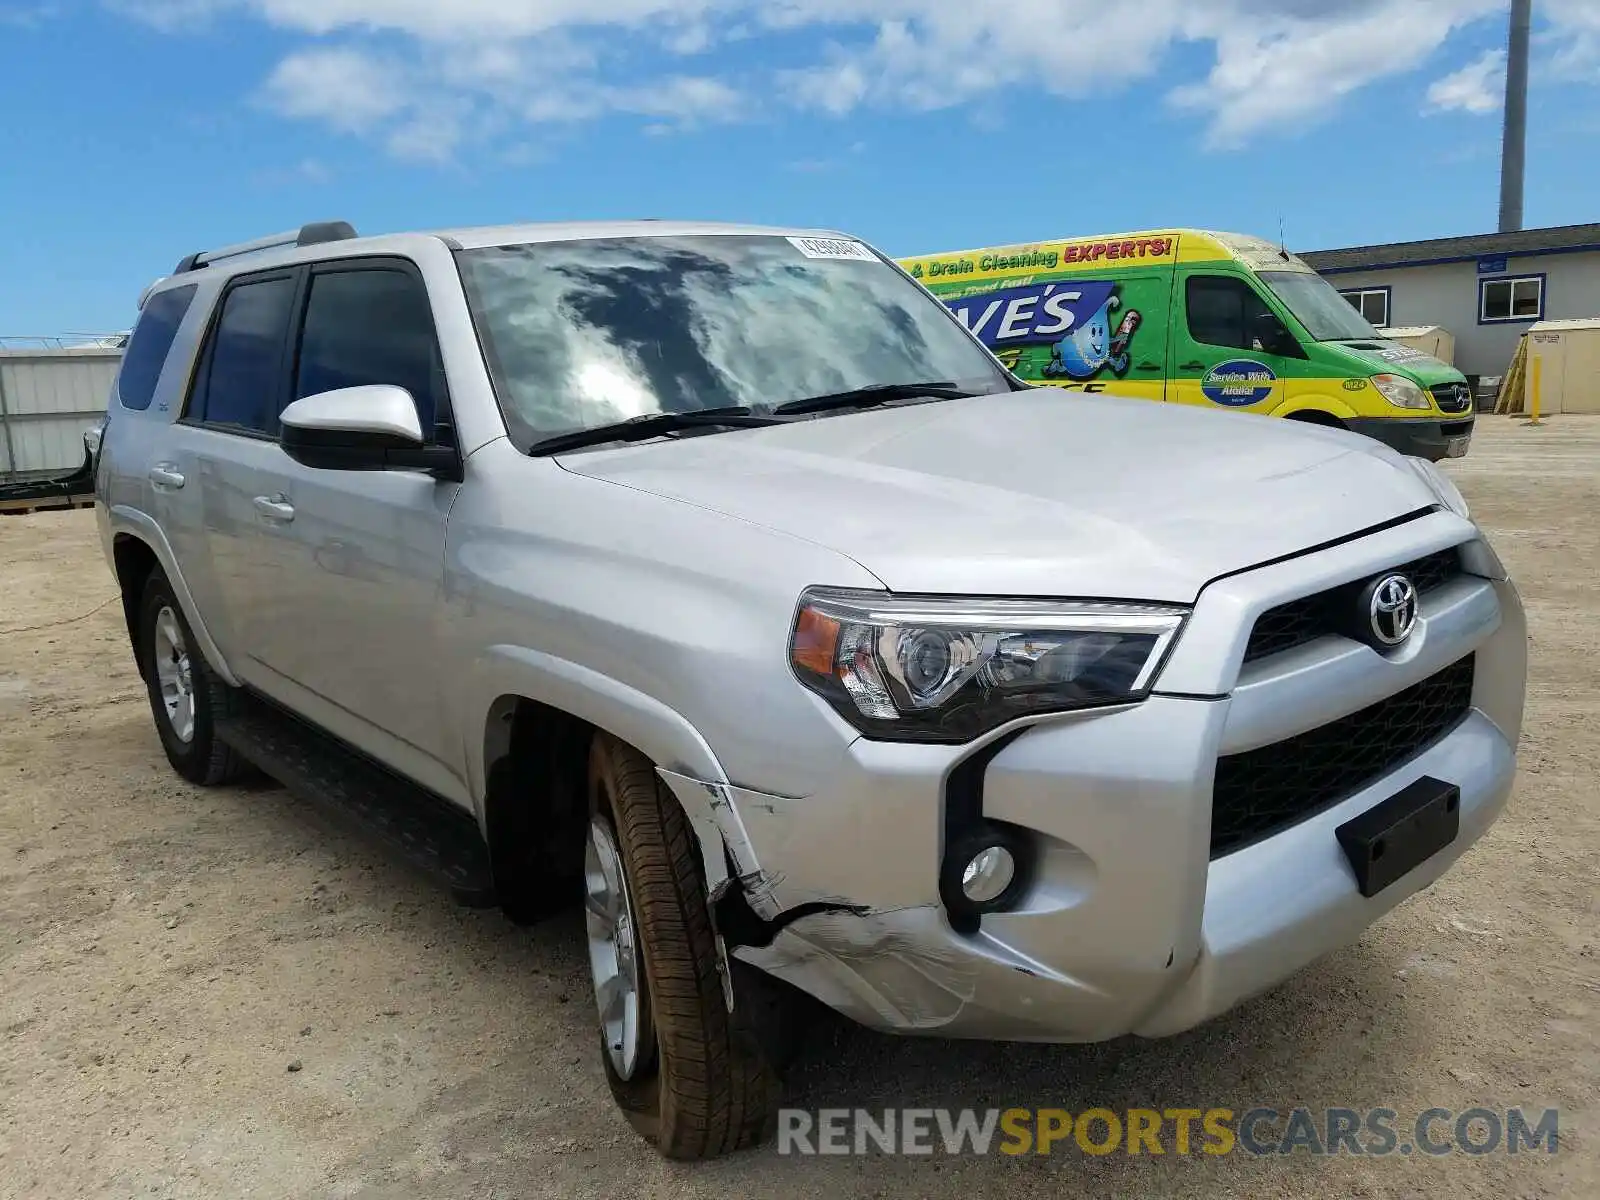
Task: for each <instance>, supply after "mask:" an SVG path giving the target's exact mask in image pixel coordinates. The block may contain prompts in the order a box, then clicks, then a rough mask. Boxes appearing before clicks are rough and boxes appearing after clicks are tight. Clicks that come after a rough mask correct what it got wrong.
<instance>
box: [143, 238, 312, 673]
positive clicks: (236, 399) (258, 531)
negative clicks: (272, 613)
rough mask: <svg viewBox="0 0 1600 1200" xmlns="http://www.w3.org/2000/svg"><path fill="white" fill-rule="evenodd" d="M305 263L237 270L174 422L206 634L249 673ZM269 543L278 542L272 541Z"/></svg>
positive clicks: (270, 548) (267, 575)
mask: <svg viewBox="0 0 1600 1200" xmlns="http://www.w3.org/2000/svg"><path fill="white" fill-rule="evenodd" d="M302 275H303V272H302V271H300V270H298V269H288V270H275V271H263V272H259V273H256V274H252V275H241V276H238V277H236V278H235V279H233V280H231V281H230V282H229V283H228V285H227V287H226V288H225V289H224V290H223V293H222V296H221V298H220V299H219V301H218V304H217V307H216V315H215V317H214V318H213V320H212V323H211V327H210V329H209V331H208V333H207V336H206V341H205V344H204V346H203V347H202V348H201V352H200V360H199V363H198V365H197V367H196V370H195V376H194V383H193V386H192V388H191V391H190V395H189V400H188V404H187V405H186V407H185V410H184V414H183V418H182V420H181V421H180V422H179V423H178V424H177V425H176V426H175V427H174V429H173V434H174V436H173V448H174V451H175V453H176V454H177V456H178V458H179V459H180V463H181V467H180V474H182V475H183V477H184V479H185V483H184V485H183V486H184V490H185V491H186V492H190V491H191V489H192V492H191V494H197V499H198V513H197V517H196V520H197V522H198V540H199V542H200V544H201V545H203V547H204V552H205V555H206V558H207V560H208V563H207V565H208V568H209V570H210V575H211V579H210V587H211V597H210V611H209V612H208V613H207V615H206V620H207V624H208V625H209V626H210V627H211V630H212V635H213V637H215V638H216V640H217V642H218V644H219V645H221V646H222V649H223V653H224V655H226V656H227V658H228V661H229V665H230V666H231V667H232V668H233V670H234V672H235V673H236V674H237V675H238V676H239V677H240V678H241V679H243V680H244V681H246V682H247V683H252V684H255V685H257V686H258V687H259V686H262V685H263V683H264V682H266V681H265V680H264V678H263V671H262V669H261V660H260V655H261V643H260V634H261V630H260V628H259V627H258V626H257V625H256V624H255V623H254V622H253V619H252V618H253V613H254V610H255V608H256V598H257V597H258V596H259V595H260V593H261V590H262V589H263V587H264V586H265V585H266V583H267V581H268V580H270V579H271V578H272V576H273V573H274V571H275V570H276V569H277V568H276V564H275V562H274V559H275V557H276V556H277V553H278V552H281V548H282V547H281V538H282V536H283V534H284V530H283V528H282V525H283V523H282V522H281V521H279V520H277V519H276V517H275V516H274V514H273V512H272V511H271V509H270V508H269V507H267V506H264V505H263V504H262V503H261V502H260V500H259V499H258V498H259V497H264V496H270V495H272V494H273V493H274V491H275V490H276V488H275V480H276V479H277V478H278V475H279V474H280V472H281V467H282V464H283V463H284V462H286V461H288V460H287V458H286V456H285V455H284V453H283V451H282V450H281V449H279V448H278V444H277V437H276V428H277V415H278V411H279V409H280V408H281V407H282V402H283V394H284V387H285V378H284V372H283V368H284V358H285V354H286V352H287V343H288V333H289V317H290V314H291V312H293V310H294V303H295V297H296V296H297V294H298V291H299V287H300V280H301V277H302ZM275 543H278V544H277V545H276V546H275Z"/></svg>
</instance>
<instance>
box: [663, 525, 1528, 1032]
mask: <svg viewBox="0 0 1600 1200" xmlns="http://www.w3.org/2000/svg"><path fill="white" fill-rule="evenodd" d="M1464 530H1465V531H1467V532H1466V533H1463V531H1464ZM1470 531H1471V526H1470V525H1468V524H1467V523H1466V522H1464V521H1461V520H1460V519H1459V518H1454V517H1449V516H1447V515H1445V514H1438V515H1437V516H1434V517H1428V518H1424V519H1423V520H1420V521H1415V522H1410V523H1408V524H1407V525H1406V526H1402V527H1399V528H1398V529H1395V530H1389V531H1385V532H1384V533H1380V534H1377V535H1374V536H1372V537H1370V538H1365V539H1361V540H1360V541H1359V542H1356V543H1351V544H1349V545H1348V546H1344V547H1338V548H1336V549H1335V550H1332V551H1327V552H1324V553H1322V554H1319V555H1316V556H1311V557H1308V558H1306V559H1300V560H1293V561H1291V562H1288V563H1283V564H1278V565H1276V566H1274V567H1271V568H1266V569H1263V570H1261V571H1256V572H1250V573H1248V574H1245V575H1241V576H1237V577H1234V578H1231V579H1229V580H1225V581H1222V582H1221V583H1219V584H1216V585H1214V586H1213V587H1212V588H1210V589H1208V590H1207V593H1206V594H1205V595H1203V596H1202V597H1201V601H1200V603H1199V604H1198V605H1197V607H1196V610H1195V614H1194V616H1193V617H1192V618H1191V621H1190V624H1189V627H1188V629H1187V630H1186V632H1185V635H1184V637H1183V639H1182V640H1181V641H1180V644H1179V648H1178V650H1177V651H1175V653H1174V655H1173V657H1172V659H1171V660H1169V662H1168V664H1167V666H1166V668H1165V670H1164V671H1163V675H1162V679H1161V681H1160V682H1159V683H1158V689H1160V690H1163V691H1168V692H1174V693H1182V694H1181V695H1180V694H1158V695H1156V696H1153V697H1152V698H1151V699H1149V700H1148V701H1146V702H1145V703H1143V704H1140V705H1137V706H1132V707H1128V708H1123V709H1117V710H1108V711H1101V712H1094V713H1086V714H1079V715H1075V716H1069V717H1064V718H1057V719H1054V720H1050V721H1046V722H1042V723H1040V724H1038V725H1036V726H1034V727H1032V728H1030V729H1028V730H1026V731H1024V732H1023V733H1022V734H1021V735H1020V736H1017V737H1015V738H1014V739H1012V740H1009V741H1007V742H1006V743H1005V744H1004V745H1003V747H1001V748H999V750H998V752H997V753H994V755H993V757H992V759H990V761H989V762H988V763H987V766H986V767H985V769H984V772H983V810H984V812H985V814H986V815H987V816H989V817H993V818H996V819H999V820H1003V821H1006V822H1009V823H1011V824H1013V825H1016V826H1020V827H1022V828H1023V829H1026V830H1028V831H1029V832H1030V834H1031V836H1032V837H1033V839H1034V841H1035V844H1036V846H1037V848H1038V852H1039V854H1038V860H1037V863H1036V870H1035V871H1034V873H1033V877H1032V882H1031V884H1030V886H1029V888H1028V890H1027V892H1026V893H1025V894H1024V896H1023V897H1022V899H1021V901H1020V902H1019V904H1018V905H1017V906H1016V907H1015V909H1014V910H1012V911H1008V912H1005V913H1000V914H990V915H987V916H985V917H984V918H983V920H982V925H981V928H980V929H979V931H978V932H977V933H975V934H972V935H965V934H962V933H959V932H957V931H955V930H954V929H952V928H951V925H950V923H949V922H948V921H947V919H946V914H945V912H944V909H943V908H942V906H941V902H940V899H939V891H938V872H939V866H940V857H941V853H942V849H943V844H942V843H943V828H944V826H943V799H942V798H943V794H944V788H945V784H946V781H947V780H948V778H949V776H950V773H951V771H953V770H954V769H955V768H956V767H957V766H958V764H959V763H960V762H961V761H962V760H964V759H966V758H967V757H969V756H970V755H972V754H973V753H974V749H975V748H974V747H970V746H969V747H936V746H914V745H897V744H886V743H875V742H869V741H866V740H860V741H857V742H856V743H854V745H853V746H852V747H851V752H850V755H849V756H848V760H847V763H848V765H847V767H846V768H845V769H844V770H843V771H842V772H841V773H840V774H839V775H838V776H836V777H835V779H834V780H833V783H832V785H831V786H830V787H828V788H826V789H823V790H819V791H818V792H816V793H814V794H812V795H808V796H805V797H800V798H790V797H779V796H771V795H765V794H762V793H759V792H756V791H753V790H749V789H740V788H726V787H724V788H717V787H708V786H707V785H705V784H702V783H699V782H697V781H693V780H688V779H684V778H681V777H674V776H671V775H668V776H667V781H668V782H669V784H671V785H672V786H673V788H674V790H675V791H676V792H677V794H678V795H679V796H680V798H682V799H683V800H684V803H685V807H686V809H688V810H689V812H690V815H691V818H693V819H694V820H695V824H696V828H697V830H698V831H699V832H700V834H701V837H702V840H703V842H705V843H706V848H707V850H708V853H707V862H708V864H712V863H713V859H717V860H722V855H723V851H724V848H725V849H726V854H727V860H731V862H732V863H733V869H734V873H735V876H736V877H735V878H729V879H727V880H726V882H725V884H724V885H723V886H725V887H734V886H737V887H741V888H743V889H744V891H745V895H746V899H747V900H748V902H749V904H750V907H751V908H752V909H753V910H754V911H755V913H756V914H757V915H758V916H760V917H762V918H764V919H766V920H767V921H769V922H771V923H772V925H771V927H776V930H777V931H776V933H775V935H773V936H772V937H771V939H770V942H769V943H768V944H765V945H752V944H742V945H734V946H733V947H732V948H731V953H732V954H733V955H735V956H736V957H738V958H740V959H743V960H745V961H748V962H750V963H752V964H754V965H756V966H758V967H760V968H762V969H764V970H767V971H769V972H771V973H772V974H774V975H776V976H778V977H780V978H783V979H785V980H788V981H789V982H791V983H793V984H795V985H797V986H798V987H800V988H801V989H803V990H805V991H807V992H809V993H811V994H812V995H814V996H816V997H818V998H819V999H821V1000H822V1001H824V1002H826V1003H827V1004H829V1005H831V1006H832V1007H834V1008H835V1009H837V1010H838V1011H840V1012H842V1013H844V1014H846V1015H847V1016H850V1017H852V1018H854V1019H856V1020H857V1021H860V1022H861V1023H862V1024H865V1025H868V1026H871V1027H874V1028H877V1029H881V1030H885V1031H890V1032H896V1033H905V1034H927V1035H938V1036H946V1037H970V1038H987V1039H999V1040H1019V1041H1063V1042H1066V1041H1099V1040H1104V1039H1107V1038H1112V1037H1116V1036H1120V1035H1123V1034H1127V1033H1134V1034H1140V1035H1147V1036H1163V1035H1167V1034H1172V1033H1177V1032H1180V1031H1182V1030H1184V1029H1187V1028H1190V1027H1192V1026H1194V1025H1196V1024H1198V1023H1200V1022H1202V1021H1205V1020H1207V1019H1209V1018H1210V1017H1213V1016H1215V1015H1217V1014H1219V1013H1221V1012H1224V1011H1226V1010H1227V1009H1229V1008H1231V1007H1233V1006H1234V1005H1235V1004H1237V1003H1239V1002H1240V1001H1242V1000H1244V999H1247V998H1248V997H1250V996H1252V995H1255V994H1257V993H1260V992H1262V991H1265V990H1267V989H1270V988H1271V987H1273V986H1275V985H1277V984H1278V983H1280V982H1281V981H1283V980H1284V979H1285V978H1287V977H1288V976H1289V975H1291V974H1293V973H1294V972H1296V971H1298V970H1299V969H1301V968H1302V967H1304V966H1306V965H1307V964H1308V963H1310V962H1312V961H1314V960H1315V959H1317V958H1319V957H1321V956H1323V955H1324V954H1327V953H1329V952H1331V951H1333V950H1335V949H1337V948H1339V947H1341V946H1344V945H1347V944H1349V943H1350V942H1351V941H1353V940H1355V939H1356V938H1357V937H1358V936H1359V935H1360V934H1361V932H1362V931H1363V930H1364V929H1365V928H1366V927H1367V926H1369V925H1370V924H1371V923H1372V922H1373V921H1374V920H1376V919H1377V918H1378V917H1380V916H1382V915H1383V914H1384V913H1386V912H1388V911H1389V910H1390V909H1392V908H1393V907H1394V906H1395V905H1397V904H1399V903H1400V902H1402V901H1403V900H1404V899H1406V897H1408V896H1410V895H1412V894H1414V893H1415V892H1416V891H1418V890H1419V889H1421V888H1423V887H1425V886H1427V885H1428V884H1430V883H1432V882H1433V881H1434V880H1435V879H1437V878H1438V877H1439V876H1440V875H1441V874H1443V873H1444V872H1445V871H1446V870H1447V869H1448V868H1449V866H1450V865H1451V863H1453V862H1454V861H1455V860H1456V859H1457V858H1458V857H1459V856H1460V855H1461V854H1463V853H1464V852H1465V851H1466V850H1467V849H1468V847H1470V846H1471V845H1472V844H1473V843H1474V842H1476V841H1477V840H1478V839H1479V837H1481V836H1482V834H1483V833H1484V831H1485V830H1487V829H1488V827H1489V826H1490V825H1491V824H1492V823H1493V821H1494V820H1495V818H1496V817H1497V816H1498V815H1499V813H1500V812H1501V810H1502V809H1503V807H1504V805H1505V803H1506V799H1507V797H1508V795H1509V793H1510V790H1511V786H1512V782H1513V777H1514V773H1515V753H1514V747H1515V745H1516V739H1517V736H1518V733H1519V730H1520V725H1521V720H1522V704H1523V688H1524V681H1525V675H1526V631H1525V626H1524V624H1523V617H1522V610H1521V606H1520V602H1519V600H1518V598H1517V595H1516V591H1515V588H1514V587H1513V586H1512V585H1511V584H1510V583H1509V582H1506V581H1504V580H1503V579H1489V578H1482V577H1468V578H1465V579H1462V580H1458V581H1456V582H1455V583H1452V584H1450V585H1448V586H1447V587H1445V588H1442V589H1440V590H1439V591H1438V592H1436V593H1432V594H1430V595H1428V596H1426V597H1425V598H1424V603H1423V606H1422V618H1421V622H1420V624H1419V628H1418V630H1417V632H1416V633H1415V634H1413V636H1412V638H1411V640H1410V642H1409V643H1408V644H1407V645H1406V646H1405V647H1404V648H1403V649H1402V650H1401V651H1400V652H1398V653H1394V654H1391V655H1390V656H1379V655H1377V654H1376V653H1375V652H1373V651H1371V650H1368V649H1367V648H1365V647H1363V646H1360V645H1358V644H1356V643H1351V642H1345V641H1343V640H1342V639H1333V638H1325V639H1323V640H1322V641H1321V642H1316V643H1312V644H1311V645H1308V646H1305V647H1302V648H1301V649H1300V650H1297V651H1291V652H1288V653H1286V654H1282V655H1277V656H1274V657H1272V658H1268V659H1264V660H1258V662H1257V663H1253V664H1251V665H1250V666H1249V667H1247V668H1245V669H1243V670H1242V671H1241V667H1240V663H1241V659H1242V656H1243V648H1244V641H1245V639H1246V638H1247V636H1248V632H1249V629H1250V627H1251V625H1252V624H1253V622H1254V619H1255V617H1256V615H1258V614H1259V613H1260V612H1262V611H1265V609H1267V608H1270V607H1272V606H1273V605H1275V604H1278V603H1281V602H1282V601H1283V600H1284V599H1287V598H1293V597H1296V596H1303V595H1308V594H1311V593H1312V592H1315V591H1319V590H1321V589H1322V588H1323V587H1325V586H1331V585H1333V584H1336V583H1342V582H1346V581H1347V580H1348V579H1352V578H1360V577H1364V576H1365V575H1367V574H1370V573H1372V572H1376V571H1381V570H1383V569H1386V568H1389V567H1392V566H1394V565H1396V564H1397V563H1401V562H1405V561H1409V560H1410V559H1412V558H1415V557H1419V556H1420V555H1422V554H1427V553H1430V552H1431V551H1433V550H1437V549H1440V548H1443V547H1444V546H1447V545H1452V544H1455V543H1457V542H1459V541H1461V540H1462V538H1463V536H1470ZM1469 561H1471V552H1469ZM1476 561H1478V563H1479V564H1480V566H1481V568H1482V570H1483V571H1484V573H1485V574H1489V573H1497V572H1498V564H1497V563H1496V562H1495V561H1494V560H1493V556H1492V553H1490V552H1488V551H1487V549H1486V548H1485V549H1482V550H1481V552H1477V560H1476ZM1467 654H1473V655H1475V659H1476V670H1475V674H1474V686H1473V694H1472V707H1471V708H1470V710H1469V711H1468V713H1467V715H1466V716H1465V717H1464V719H1462V720H1461V721H1460V722H1459V723H1458V724H1457V725H1456V726H1455V727H1454V728H1453V729H1452V730H1451V731H1450V732H1449V733H1448V734H1447V735H1446V736H1444V737H1443V738H1441V739H1440V740H1437V741H1435V742H1434V743H1433V744H1432V745H1430V746H1428V747H1427V748H1426V749H1424V750H1423V751H1422V752H1421V753H1420V754H1418V755H1416V756H1414V757H1412V758H1411V759H1410V760H1409V761H1406V762H1404V763H1402V764H1400V765H1399V766H1397V767H1395V768H1393V769H1391V770H1390V771H1389V772H1388V773H1387V774H1386V775H1384V776H1383V777H1381V778H1378V779H1375V780H1372V781H1371V782H1370V783H1368V784H1367V785H1366V786H1363V787H1361V788H1360V790H1358V791H1355V792H1353V793H1352V794H1349V795H1347V796H1345V797H1344V798H1343V799H1341V800H1339V801H1338V802H1337V803H1335V804H1333V805H1332V806H1331V807H1328V808H1326V809H1324V810H1323V811H1320V812H1318V813H1316V814H1315V815H1313V816H1311V817H1310V818H1308V819H1305V820H1302V821H1301V822H1300V823H1298V824H1296V825H1293V826H1291V827H1290V828H1288V829H1286V830H1284V831H1283V832H1280V833H1278V834H1276V835H1274V836H1272V837H1269V838H1266V839H1265V840H1263V841H1259V842H1256V843H1255V844H1253V845H1249V846H1247V847H1246V848H1244V849H1241V850H1237V851H1235V852H1233V853H1231V854H1227V855H1225V856H1223V857H1221V858H1218V859H1215V860H1212V859H1211V857H1210V829H1211V798H1212V797H1211V793H1212V777H1213V774H1214V771H1215V765H1216V761H1217V758H1218V756H1219V755H1222V754H1230V753H1238V752H1242V751H1247V750H1252V749H1255V748H1257V747H1260V746H1264V745H1268V744H1271V743H1273V742H1276V741H1279V740H1282V739H1284V738H1287V737H1291V736H1294V735H1296V734H1299V733H1302V732H1305V731H1307V730H1310V729H1314V728H1317V727H1319V726H1321V725H1324V724H1327V723H1328V722H1330V721H1332V720H1335V719H1337V718H1338V717H1340V716H1343V715H1345V714H1347V713H1352V712H1355V711H1357V710H1359V709H1362V708H1364V707H1366V706H1368V705H1371V704H1373V703H1375V702H1377V701H1379V700H1381V699H1383V698H1385V697H1387V696H1389V695H1392V694H1394V693H1395V692H1398V691H1400V690H1402V689H1404V688H1407V687H1410V686H1411V685H1412V684H1415V683H1418V682H1420V681H1421V680H1423V679H1426V678H1428V677H1430V676H1431V675H1432V674H1434V673H1435V672H1437V671H1439V670H1441V669H1442V668H1443V667H1445V666H1448V665H1450V664H1451V663H1454V662H1457V661H1458V660H1459V659H1461V658H1462V657H1464V656H1465V655H1467ZM1424 775H1431V776H1434V777H1436V778H1440V779H1444V780H1447V781H1449V782H1451V783H1455V784H1457V785H1458V786H1459V787H1460V790H1461V804H1460V831H1459V834H1458V836H1457V837H1456V839H1455V840H1454V842H1452V844H1451V845H1450V846H1449V847H1448V848H1447V849H1446V850H1444V851H1442V852H1440V853H1439V854H1437V855H1435V856H1433V857H1432V858H1431V859H1429V860H1428V861H1426V862H1424V863H1423V864H1422V865H1421V866H1419V867H1417V868H1416V869H1414V870H1413V871H1411V872H1410V873H1408V874H1407V875H1405V876H1404V877H1402V878H1401V879H1400V880H1399V881H1398V882H1396V883H1394V884H1392V885H1391V886H1390V887H1388V888H1386V889H1384V890H1383V891H1382V892H1380V893H1379V894H1378V895H1377V896H1375V897H1372V898H1370V899H1369V898H1364V897H1363V896H1362V895H1361V894H1360V891H1359V889H1358V887H1357V884H1356V881H1355V877H1354V874H1353V872H1352V870H1351V868H1350V866H1349V865H1348V863H1347V862H1346V860H1345V858H1344V854H1343V852H1342V850H1341V848H1340V846H1339V843H1338V841H1337V838H1336V837H1335V835H1334V829H1335V828H1336V827H1337V826H1338V825H1339V824H1341V823H1343V822H1344V821H1346V820H1348V819H1350V818H1351V817H1352V816H1354V815H1355V814H1357V813H1359V812H1362V811H1364V810H1365V809H1367V808H1370V807H1372V806H1373V805H1375V804H1377V803H1379V802H1380V801H1382V800H1383V799H1385V798H1387V797H1388V796H1390V795H1392V794H1394V793H1395V792H1397V791H1398V790H1400V789H1401V788H1402V787H1404V786H1405V785H1407V784H1409V783H1410V782H1412V781H1413V780H1415V779H1418V778H1420V777H1422V776H1424ZM712 841H715V842H716V845H715V847H714V851H713V849H712V848H711V845H710V843H711V842H712ZM724 861H726V860H724ZM796 914H798V915H796Z"/></svg>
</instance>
